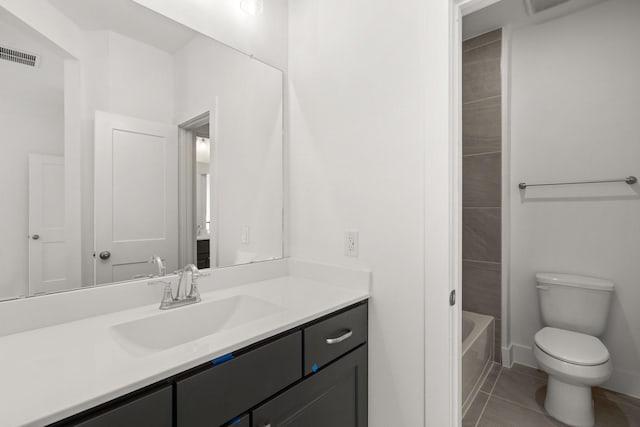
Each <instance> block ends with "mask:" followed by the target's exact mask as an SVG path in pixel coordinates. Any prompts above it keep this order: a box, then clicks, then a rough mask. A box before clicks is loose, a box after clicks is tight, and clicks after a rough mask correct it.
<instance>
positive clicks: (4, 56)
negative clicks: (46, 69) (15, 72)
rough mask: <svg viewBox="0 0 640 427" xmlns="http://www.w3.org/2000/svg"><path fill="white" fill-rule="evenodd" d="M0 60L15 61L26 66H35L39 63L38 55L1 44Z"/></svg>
mask: <svg viewBox="0 0 640 427" xmlns="http://www.w3.org/2000/svg"><path fill="white" fill-rule="evenodd" d="M0 60H3V61H9V62H15V63H17V64H22V65H26V66H27V67H37V66H39V65H40V56H39V55H36V54H35V53H29V52H25V51H22V50H18V49H14V48H11V47H8V46H1V45H0Z"/></svg>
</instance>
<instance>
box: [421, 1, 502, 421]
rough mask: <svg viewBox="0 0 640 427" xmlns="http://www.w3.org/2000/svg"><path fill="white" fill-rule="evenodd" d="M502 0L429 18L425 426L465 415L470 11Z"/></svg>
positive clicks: (451, 7) (454, 6)
mask: <svg viewBox="0 0 640 427" xmlns="http://www.w3.org/2000/svg"><path fill="white" fill-rule="evenodd" d="M498 1H500V0H450V1H448V2H446V4H443V5H442V6H441V7H442V8H443V9H442V10H441V11H440V12H443V13H444V14H446V15H447V16H448V20H447V21H446V22H442V21H440V20H436V19H433V20H429V21H428V24H429V25H428V26H429V37H428V42H427V47H428V48H430V50H431V51H433V52H435V53H436V54H437V55H438V58H436V59H438V60H440V64H439V63H438V62H439V61H437V60H436V61H434V62H433V65H432V67H431V69H430V70H431V73H430V78H429V82H428V87H427V89H428V91H429V102H428V103H427V105H428V108H427V110H426V114H427V129H426V131H427V133H426V135H429V136H430V138H431V141H430V142H429V143H427V144H425V145H426V147H425V171H426V172H425V208H424V212H425V223H424V227H425V228H424V231H425V245H424V249H425V272H424V277H425V292H424V298H425V300H424V313H425V314H424V322H425V324H424V328H425V340H424V355H425V371H424V372H425V378H424V384H425V394H424V399H425V402H424V411H425V412H424V425H425V426H438V427H439V426H456V427H457V426H460V425H461V423H462V407H461V406H462V405H461V404H462V392H461V388H462V387H461V379H462V360H461V355H462V17H463V16H465V15H468V14H471V13H473V12H476V11H478V10H481V9H484V8H486V7H488V6H490V5H492V4H494V3H497V2H498ZM443 3H444V2H443ZM445 9H446V10H445ZM436 15H437V16H442V15H439V14H436ZM443 46H445V47H444V48H443ZM445 105H446V107H444V106H445ZM443 107H444V108H443ZM452 291H455V295H456V302H455V304H454V305H453V306H451V305H449V297H450V295H451V292H452Z"/></svg>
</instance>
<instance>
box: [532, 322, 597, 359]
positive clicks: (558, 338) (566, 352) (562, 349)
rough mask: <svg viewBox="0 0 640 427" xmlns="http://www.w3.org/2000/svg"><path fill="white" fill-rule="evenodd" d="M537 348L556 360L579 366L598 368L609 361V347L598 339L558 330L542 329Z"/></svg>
mask: <svg viewBox="0 0 640 427" xmlns="http://www.w3.org/2000/svg"><path fill="white" fill-rule="evenodd" d="M535 343H536V346H537V347H538V348H539V349H540V350H542V351H543V352H545V353H546V354H547V355H549V356H551V357H553V358H554V359H558V360H561V361H563V362H566V363H570V364H573V365H579V366H597V365H602V364H604V363H606V362H607V361H608V360H609V351H608V350H607V347H605V345H604V344H603V343H602V341H600V340H599V339H598V338H596V337H594V336H591V335H587V334H581V333H579V332H573V331H567V330H565V329H558V328H550V327H546V328H542V329H541V330H539V331H538V333H536V335H535Z"/></svg>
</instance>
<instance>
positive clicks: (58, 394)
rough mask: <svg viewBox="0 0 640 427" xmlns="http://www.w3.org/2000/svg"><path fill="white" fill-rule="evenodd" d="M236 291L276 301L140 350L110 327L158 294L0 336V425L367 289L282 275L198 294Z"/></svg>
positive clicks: (72, 404)
mask: <svg viewBox="0 0 640 427" xmlns="http://www.w3.org/2000/svg"><path fill="white" fill-rule="evenodd" d="M238 295H245V296H250V297H254V298H259V299H262V300H265V301H267V302H269V303H272V304H275V305H277V306H280V307H281V309H280V310H279V311H277V312H276V313H274V314H270V315H268V316H266V317H262V318H260V319H258V320H255V321H252V322H249V323H245V324H241V325H239V326H236V327H234V328H231V329H227V330H223V331H221V332H218V333H215V334H214V335H210V336H208V337H204V338H200V339H198V340H195V341H191V342H188V343H185V344H181V345H178V346H175V347H172V348H170V349H168V350H164V351H158V352H155V353H151V354H146V355H134V354H133V353H131V352H129V351H128V350H126V349H125V348H124V347H123V346H121V345H120V344H119V343H118V341H117V340H116V337H115V335H114V332H113V329H112V327H113V326H114V325H118V324H121V323H124V322H129V321H131V320H135V319H139V318H144V317H147V316H152V315H157V314H158V313H159V310H158V304H159V302H158V303H156V304H153V305H147V306H143V307H137V308H133V309H129V310H124V311H119V312H115V313H110V314H105V315H101V316H96V317H91V318H86V319H82V320H77V321H74V322H69V323H63V324H59V325H55V326H51V327H47V328H41V329H35V330H31V331H27V332H21V333H16V334H13V335H7V336H4V337H0V379H1V381H2V389H1V391H0V425H2V426H3V427H9V426H42V425H46V424H48V423H52V422H55V421H58V420H61V419H64V418H66V417H68V416H70V415H74V414H77V413H79V412H82V411H84V410H86V409H89V408H92V407H94V406H96V405H99V404H101V403H105V402H108V401H109V400H111V399H114V398H116V397H118V396H122V395H125V394H127V393H129V392H132V391H135V390H137V389H140V388H142V387H145V386H147V385H150V384H153V383H155V382H157V381H160V380H163V379H165V378H167V377H170V376H172V375H174V374H177V373H180V372H183V371H185V370H187V369H190V368H193V367H195V366H198V365H201V364H203V363H206V362H208V361H210V360H211V359H213V358H216V357H218V356H221V355H224V354H227V353H229V352H233V351H236V350H239V349H241V348H243V347H246V346H248V345H250V344H254V343H256V342H258V341H261V340H263V339H265V338H268V337H270V336H273V335H276V334H278V333H280V332H284V331H286V330H288V329H291V328H294V327H296V326H300V325H302V324H304V323H306V322H309V321H311V320H314V319H317V318H319V317H321V316H323V315H326V314H329V313H331V312H333V311H336V310H339V309H341V308H344V307H347V306H349V305H351V304H354V303H357V302H359V301H363V300H365V299H367V298H368V297H369V294H368V292H367V291H365V290H359V289H351V288H347V287H339V286H333V285H329V284H326V283H323V282H319V281H315V280H310V279H306V278H301V277H295V276H285V277H280V278H275V279H271V280H266V281H261V282H256V283H251V284H246V285H240V286H236V287H232V288H226V289H220V290H215V291H211V292H207V293H203V294H202V300H203V302H205V303H206V302H207V301H213V300H219V299H226V298H229V297H233V296H238ZM200 304H202V303H200ZM196 305H198V304H196ZM196 305H192V306H187V307H182V308H176V309H172V310H189V308H190V307H195V306H196ZM69 309H72V307H69ZM169 311H171V310H169ZM169 311H167V313H168V312H169ZM180 327H183V328H189V325H188V324H185V325H180ZM161 333H162V332H161ZM165 333H170V332H169V331H167V332H165Z"/></svg>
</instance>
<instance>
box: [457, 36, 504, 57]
mask: <svg viewBox="0 0 640 427" xmlns="http://www.w3.org/2000/svg"><path fill="white" fill-rule="evenodd" d="M469 40H473V39H469ZM465 41H468V40H465ZM498 42H502V37H501V38H499V39H497V40H493V41H490V42H486V43H483V44H479V45H478V46H474V47H471V48H469V49H467V50H465V49H464V47H463V48H462V52H463V53H467V52H471V51H472V50H476V49H479V48H481V47H484V46H489V45H490V44H494V43H498ZM462 44H464V42H462Z"/></svg>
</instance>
